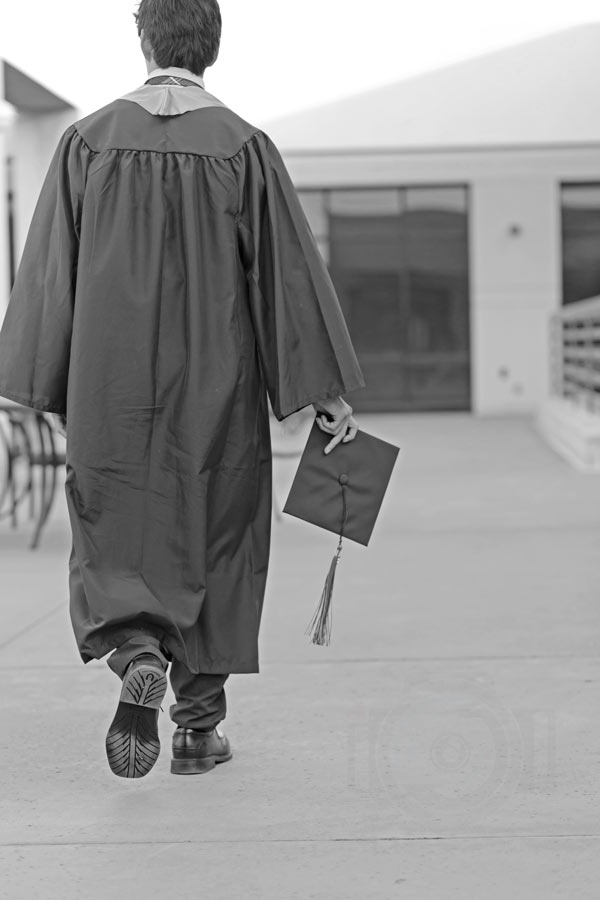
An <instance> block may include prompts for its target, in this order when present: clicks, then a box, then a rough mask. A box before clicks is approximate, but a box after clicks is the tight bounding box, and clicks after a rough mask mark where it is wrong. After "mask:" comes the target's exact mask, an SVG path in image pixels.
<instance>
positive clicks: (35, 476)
mask: <svg viewBox="0 0 600 900" xmlns="http://www.w3.org/2000/svg"><path fill="white" fill-rule="evenodd" d="M64 463H65V454H64V448H63V447H62V443H61V438H59V437H57V435H56V433H55V431H54V428H53V426H52V425H51V423H50V421H49V419H48V417H47V416H45V415H44V414H43V413H40V412H36V411H35V410H33V409H29V408H28V407H24V406H19V405H18V404H13V403H1V404H0V519H1V520H8V521H9V522H10V523H11V525H12V527H13V528H16V527H17V525H18V524H19V516H20V514H21V511H22V509H23V507H27V512H28V516H29V519H31V520H34V527H33V534H32V537H31V541H30V547H31V549H35V548H36V547H37V546H38V544H39V540H40V535H41V533H42V529H43V527H44V525H45V524H46V522H47V520H48V516H49V515H50V511H51V509H52V506H53V504H54V500H55V497H56V491H57V487H58V476H57V470H58V469H59V468H60V467H61V466H63V465H64Z"/></svg>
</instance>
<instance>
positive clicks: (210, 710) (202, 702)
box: [108, 632, 229, 731]
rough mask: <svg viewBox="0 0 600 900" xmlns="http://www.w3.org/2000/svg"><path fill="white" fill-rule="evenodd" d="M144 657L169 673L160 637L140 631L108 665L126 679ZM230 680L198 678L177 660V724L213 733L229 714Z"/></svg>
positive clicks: (174, 708)
mask: <svg viewBox="0 0 600 900" xmlns="http://www.w3.org/2000/svg"><path fill="white" fill-rule="evenodd" d="M141 654H144V655H145V656H146V655H152V656H154V657H156V659H157V660H158V661H159V663H160V665H161V666H162V667H163V669H165V670H166V668H167V666H168V664H169V657H168V656H167V654H166V653H165V651H164V649H163V647H162V646H161V643H160V641H159V640H158V639H157V638H155V637H153V636H151V635H148V634H143V633H142V632H139V633H138V632H136V633H134V634H133V635H132V636H131V637H129V638H128V639H127V640H126V641H125V642H124V643H122V644H120V645H119V647H118V648H117V649H116V650H115V651H114V652H113V653H112V654H111V655H110V656H109V658H108V665H109V667H110V668H111V669H112V670H113V672H115V674H117V675H118V676H119V678H123V675H124V674H125V670H126V669H127V666H128V665H129V664H130V663H131V662H132V660H134V659H135V658H136V656H140V655H141ZM228 678H229V675H203V674H200V675H194V674H193V672H190V671H189V669H187V668H186V667H185V666H184V665H183V664H182V663H180V662H178V661H177V660H176V659H175V660H173V661H172V662H171V670H170V672H169V679H170V681H171V687H172V688H173V693H174V694H175V701H176V702H175V703H174V704H173V705H172V706H171V707H170V710H169V712H170V714H171V719H172V720H173V722H175V724H176V725H179V726H180V727H182V728H193V729H194V730H195V731H212V729H213V728H215V726H217V725H218V724H219V722H222V721H223V719H224V718H225V715H226V713H227V703H226V699H225V688H224V686H225V682H226V681H227V679H228Z"/></svg>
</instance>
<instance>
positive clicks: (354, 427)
mask: <svg viewBox="0 0 600 900" xmlns="http://www.w3.org/2000/svg"><path fill="white" fill-rule="evenodd" d="M357 433H358V422H357V421H356V419H355V418H354V417H353V416H350V417H349V418H348V420H347V421H346V423H345V426H344V427H343V428H341V429H340V430H339V432H338V433H337V434H336V435H335V437H334V438H333V440H332V441H330V442H329V443H328V444H327V446H326V447H325V453H327V454H329V453H331V451H332V450H334V449H335V448H336V447H337V445H338V444H341V443H344V444H349V443H350V441H353V440H354V438H355V437H356V435H357Z"/></svg>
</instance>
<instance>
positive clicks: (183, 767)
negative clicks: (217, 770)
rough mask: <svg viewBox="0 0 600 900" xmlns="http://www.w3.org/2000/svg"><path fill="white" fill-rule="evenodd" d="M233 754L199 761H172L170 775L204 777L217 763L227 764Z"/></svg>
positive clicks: (204, 758)
mask: <svg viewBox="0 0 600 900" xmlns="http://www.w3.org/2000/svg"><path fill="white" fill-rule="evenodd" d="M232 756H233V753H228V754H226V755H223V756H204V757H202V758H201V759H172V760H171V774H172V775H204V773H205V772H210V770H211V769H214V767H215V766H218V765H219V763H224V762H228V761H229V760H230V759H231V757H232Z"/></svg>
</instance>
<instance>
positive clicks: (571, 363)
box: [550, 297, 600, 416]
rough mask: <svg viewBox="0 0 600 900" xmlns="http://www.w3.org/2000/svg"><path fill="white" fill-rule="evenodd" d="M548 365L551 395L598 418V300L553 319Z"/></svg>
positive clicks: (572, 305) (571, 305)
mask: <svg viewBox="0 0 600 900" xmlns="http://www.w3.org/2000/svg"><path fill="white" fill-rule="evenodd" d="M550 365H551V376H552V393H553V394H554V396H557V397H562V398H564V399H566V400H568V401H570V402H571V403H572V404H573V405H574V406H576V407H578V408H580V409H582V410H585V411H586V412H588V413H591V414H592V415H598V416H600V297H591V298H590V299H589V300H580V301H579V302H578V303H569V304H568V305H567V306H565V307H563V309H561V311H560V312H559V313H557V314H556V315H554V316H553V317H552V320H551V354H550Z"/></svg>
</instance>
